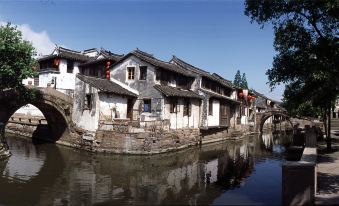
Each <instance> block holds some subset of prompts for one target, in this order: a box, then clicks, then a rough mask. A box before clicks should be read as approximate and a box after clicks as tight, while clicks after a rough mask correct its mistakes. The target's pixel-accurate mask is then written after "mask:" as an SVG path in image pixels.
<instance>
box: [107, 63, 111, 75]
mask: <svg viewBox="0 0 339 206" xmlns="http://www.w3.org/2000/svg"><path fill="white" fill-rule="evenodd" d="M109 65H111V62H110V61H107V62H106V79H108V80H109V79H110V77H111V73H110V70H109Z"/></svg>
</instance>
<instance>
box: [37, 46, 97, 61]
mask: <svg viewBox="0 0 339 206" xmlns="http://www.w3.org/2000/svg"><path fill="white" fill-rule="evenodd" d="M57 51H58V54H50V55H47V56H43V57H41V58H39V59H38V61H43V60H47V59H53V58H55V57H60V58H65V59H71V60H75V61H80V62H85V61H89V60H91V59H93V57H89V56H86V55H84V54H82V53H81V52H78V51H74V50H70V49H66V48H63V47H58V48H57Z"/></svg>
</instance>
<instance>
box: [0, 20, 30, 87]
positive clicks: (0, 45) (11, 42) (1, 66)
mask: <svg viewBox="0 0 339 206" xmlns="http://www.w3.org/2000/svg"><path fill="white" fill-rule="evenodd" d="M35 54H36V53H35V49H34V47H33V46H32V44H31V43H30V42H28V41H25V40H23V38H22V34H21V32H20V31H18V30H17V28H16V27H15V26H12V25H11V24H10V23H8V24H7V25H5V26H0V90H3V89H7V88H20V87H22V86H23V85H22V80H23V79H26V78H28V77H33V76H34V75H35V72H34V69H33V68H34V67H35V66H36V61H35V59H34V58H33V57H34V55H35Z"/></svg>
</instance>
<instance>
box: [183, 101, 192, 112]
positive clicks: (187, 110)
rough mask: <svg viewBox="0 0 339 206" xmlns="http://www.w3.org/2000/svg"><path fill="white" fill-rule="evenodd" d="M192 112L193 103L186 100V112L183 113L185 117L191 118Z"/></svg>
mask: <svg viewBox="0 0 339 206" xmlns="http://www.w3.org/2000/svg"><path fill="white" fill-rule="evenodd" d="M191 110H192V107H191V102H190V100H189V99H185V100H184V111H183V113H184V114H183V115H184V116H191Z"/></svg>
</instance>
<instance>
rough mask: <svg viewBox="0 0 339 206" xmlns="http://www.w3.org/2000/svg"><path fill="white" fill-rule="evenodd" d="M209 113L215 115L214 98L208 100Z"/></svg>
mask: <svg viewBox="0 0 339 206" xmlns="http://www.w3.org/2000/svg"><path fill="white" fill-rule="evenodd" d="M208 115H213V99H209V100H208Z"/></svg>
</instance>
